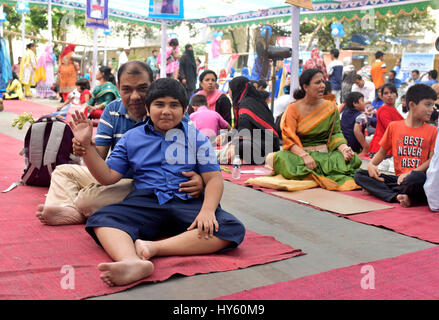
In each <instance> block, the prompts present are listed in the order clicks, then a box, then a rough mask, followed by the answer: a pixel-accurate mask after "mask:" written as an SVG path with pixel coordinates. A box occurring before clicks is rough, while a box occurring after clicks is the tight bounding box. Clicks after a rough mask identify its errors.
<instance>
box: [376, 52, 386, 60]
mask: <svg viewBox="0 0 439 320" xmlns="http://www.w3.org/2000/svg"><path fill="white" fill-rule="evenodd" d="M382 57H384V53H383V52H382V51H377V52H376V53H375V59H381V58H382Z"/></svg>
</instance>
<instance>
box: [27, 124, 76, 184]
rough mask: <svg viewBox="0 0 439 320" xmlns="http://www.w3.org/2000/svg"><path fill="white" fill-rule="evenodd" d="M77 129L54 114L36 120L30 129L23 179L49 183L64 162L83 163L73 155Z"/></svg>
mask: <svg viewBox="0 0 439 320" xmlns="http://www.w3.org/2000/svg"><path fill="white" fill-rule="evenodd" d="M72 139H73V132H72V129H71V128H70V127H69V125H68V124H66V123H65V122H63V121H61V120H59V119H57V118H56V117H52V116H43V117H41V118H39V119H38V120H37V121H35V122H34V123H33V124H32V125H31V126H30V128H29V129H28V131H27V133H26V137H25V139H24V148H23V150H22V151H21V152H20V154H21V155H24V156H25V159H24V161H25V164H26V167H25V168H24V172H23V175H22V176H21V181H20V182H21V183H22V184H26V185H31V186H41V187H48V186H49V185H50V178H51V175H52V172H53V170H55V167H56V166H58V165H60V164H67V163H77V164H79V163H80V158H78V157H76V156H74V155H73V145H72Z"/></svg>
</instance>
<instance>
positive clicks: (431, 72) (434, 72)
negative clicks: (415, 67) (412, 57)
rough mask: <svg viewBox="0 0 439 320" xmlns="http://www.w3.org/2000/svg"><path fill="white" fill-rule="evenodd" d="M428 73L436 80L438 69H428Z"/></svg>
mask: <svg viewBox="0 0 439 320" xmlns="http://www.w3.org/2000/svg"><path fill="white" fill-rule="evenodd" d="M428 75H429V76H430V78H432V79H434V80H436V79H437V71H436V70H430V71H428Z"/></svg>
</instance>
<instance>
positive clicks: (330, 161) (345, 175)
mask: <svg viewBox="0 0 439 320" xmlns="http://www.w3.org/2000/svg"><path fill="white" fill-rule="evenodd" d="M300 87H301V88H300V89H299V90H297V91H296V92H295V99H296V101H294V102H293V103H291V104H290V105H289V106H288V108H287V110H286V111H285V114H284V115H283V117H282V121H281V129H282V149H283V150H281V151H279V152H276V153H275V154H274V159H273V160H272V161H273V169H274V171H275V174H276V175H277V174H281V175H282V176H283V177H284V178H286V179H293V180H305V179H306V180H314V181H316V182H317V183H318V184H319V185H320V187H322V188H325V189H328V190H339V191H346V190H353V189H357V188H359V186H358V185H357V184H356V183H355V181H354V179H353V176H354V174H355V172H356V171H357V169H358V168H359V167H360V166H361V159H360V158H359V157H358V155H356V154H355V153H354V152H353V151H352V149H351V148H349V147H348V146H347V141H346V139H345V138H344V136H343V133H342V132H341V127H340V115H339V113H338V110H337V108H336V105H335V103H334V102H333V101H329V100H325V99H324V98H323V96H324V91H325V84H324V78H323V73H322V71H320V70H319V69H308V70H305V71H304V72H303V73H302V75H301V77H300Z"/></svg>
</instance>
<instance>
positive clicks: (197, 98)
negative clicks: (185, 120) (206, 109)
mask: <svg viewBox="0 0 439 320" xmlns="http://www.w3.org/2000/svg"><path fill="white" fill-rule="evenodd" d="M190 105H191V106H195V107H202V106H207V98H206V96H205V95H203V94H196V95H194V96H193V97H192V99H191V103H190Z"/></svg>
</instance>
